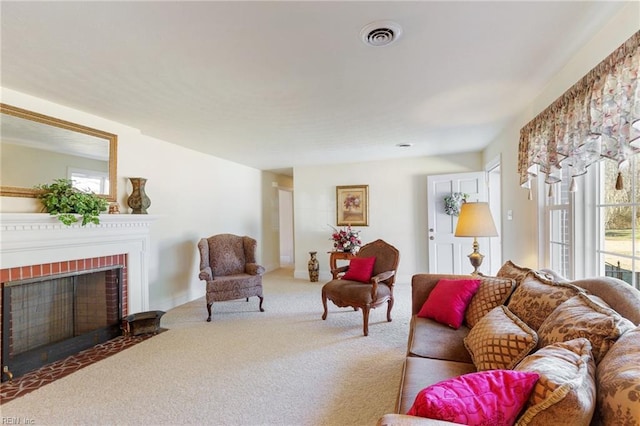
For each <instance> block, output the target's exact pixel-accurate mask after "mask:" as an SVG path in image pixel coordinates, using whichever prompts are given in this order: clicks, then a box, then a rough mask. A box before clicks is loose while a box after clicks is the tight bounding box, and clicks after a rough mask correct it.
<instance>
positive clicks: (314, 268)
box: [308, 251, 320, 283]
mask: <svg viewBox="0 0 640 426" xmlns="http://www.w3.org/2000/svg"><path fill="white" fill-rule="evenodd" d="M316 253H317V252H316V251H310V252H309V254H310V255H311V259H309V263H308V266H309V281H311V282H312V283H315V282H317V281H318V272H319V271H320V263H319V262H318V259H317V258H316Z"/></svg>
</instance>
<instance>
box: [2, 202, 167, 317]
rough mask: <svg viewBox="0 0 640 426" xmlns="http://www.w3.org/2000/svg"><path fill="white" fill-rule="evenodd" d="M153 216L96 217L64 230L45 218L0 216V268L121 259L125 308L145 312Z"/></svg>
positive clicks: (46, 216) (54, 218) (29, 215)
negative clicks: (126, 295) (125, 275)
mask: <svg viewBox="0 0 640 426" xmlns="http://www.w3.org/2000/svg"><path fill="white" fill-rule="evenodd" d="M160 217H161V216H158V215H132V214H115V215H107V214H105V215H100V223H99V224H97V225H95V224H87V225H85V226H82V225H80V224H78V223H76V224H73V225H71V226H67V225H65V224H63V223H61V222H60V221H59V220H58V219H57V218H56V217H53V216H51V215H49V214H48V213H0V269H6V268H16V267H21V266H29V265H35V264H46V263H54V262H64V261H67V260H76V259H87V258H93V257H101V256H111V255H117V254H126V255H127V259H128V260H127V270H128V282H129V291H128V293H129V301H128V302H129V308H130V311H131V312H137V311H145V310H148V307H149V294H148V292H149V291H148V290H149V280H148V277H149V271H148V267H149V266H148V265H149V260H148V259H149V245H150V237H149V232H150V227H151V224H152V223H153V222H154V221H156V220H157V219H159V218H160Z"/></svg>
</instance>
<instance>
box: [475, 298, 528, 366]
mask: <svg viewBox="0 0 640 426" xmlns="http://www.w3.org/2000/svg"><path fill="white" fill-rule="evenodd" d="M537 343H538V336H537V335H536V332H535V331H533V330H532V329H531V328H530V327H529V326H527V324H525V323H524V322H522V321H521V320H520V319H519V318H518V317H516V316H515V315H514V314H513V313H512V312H511V311H509V309H508V308H507V307H506V306H498V307H497V308H494V309H492V310H491V312H489V313H488V314H487V315H485V316H484V317H483V318H482V319H481V320H480V321H479V322H478V324H476V326H475V327H473V328H472V329H471V331H470V332H469V334H467V337H465V338H464V345H465V347H466V348H467V350H468V351H469V354H470V355H471V359H472V360H473V364H474V365H475V366H476V369H477V370H478V371H483V370H499V369H507V370H508V369H511V368H513V367H514V366H515V365H516V364H517V363H518V362H520V361H521V360H522V359H523V358H524V357H525V356H527V354H528V353H529V352H531V351H532V350H533V349H534V348H535V347H536V344H537Z"/></svg>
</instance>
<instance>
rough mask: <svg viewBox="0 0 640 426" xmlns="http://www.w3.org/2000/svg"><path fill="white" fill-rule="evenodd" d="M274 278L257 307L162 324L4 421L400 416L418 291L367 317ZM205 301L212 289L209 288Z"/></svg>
mask: <svg viewBox="0 0 640 426" xmlns="http://www.w3.org/2000/svg"><path fill="white" fill-rule="evenodd" d="M292 275H293V274H292V271H291V270H278V271H274V272H271V273H269V274H266V276H265V279H264V291H265V302H264V308H265V311H266V312H264V313H260V312H258V310H257V306H258V301H257V298H252V299H249V303H247V302H245V301H244V300H240V301H232V302H220V303H215V304H214V315H213V321H212V322H211V323H207V322H205V321H204V319H205V318H206V309H205V304H204V299H199V300H196V301H193V302H190V303H187V304H185V305H182V306H179V307H176V308H174V309H172V310H170V311H169V312H167V313H166V314H165V315H164V317H163V318H162V324H161V325H162V327H164V328H168V329H169V330H168V331H166V332H164V333H161V334H159V335H158V336H155V337H153V338H151V339H149V340H147V341H145V342H142V343H140V344H138V345H136V346H134V347H132V348H129V349H127V350H125V351H123V352H120V353H118V354H116V355H114V356H112V357H110V358H107V359H105V360H102V361H100V362H98V363H96V364H93V365H91V366H89V367H86V368H84V369H82V370H80V371H78V372H76V373H73V374H71V375H69V376H67V377H64V378H62V379H60V380H58V381H56V382H54V383H51V384H49V385H47V386H44V387H42V388H40V389H38V390H36V391H34V392H32V393H30V394H27V395H24V396H22V397H20V398H18V399H16V400H14V401H11V402H9V403H7V404H3V405H2V406H1V407H0V410H1V411H2V417H3V418H7V417H17V418H20V419H22V424H24V423H25V420H24V419H27V420H32V421H33V422H35V424H37V425H43V424H56V425H57V424H65V425H71V424H83V425H84V424H92V425H94V424H96V425H98V424H100V425H102V424H104V425H125V424H127V425H128V424H131V425H133V424H135V425H141V424H145V425H148V424H199V425H202V424H212V425H373V424H375V423H376V421H377V420H378V419H379V418H380V417H381V416H382V415H383V414H385V413H388V412H392V411H393V408H394V404H395V399H396V396H397V391H398V386H399V383H400V376H401V370H402V363H403V360H404V356H405V352H406V345H407V335H408V330H409V320H410V310H411V308H410V287H409V284H408V283H398V284H397V285H396V290H395V295H396V304H395V306H394V309H393V311H392V318H393V321H392V322H390V323H388V322H387V321H386V305H385V306H384V307H380V308H378V309H375V310H373V311H372V312H371V315H370V324H369V336H368V337H364V336H363V335H362V313H361V312H360V311H358V312H354V311H353V310H352V309H350V308H337V307H336V306H335V305H333V304H331V303H329V316H328V318H327V320H326V321H322V319H321V315H322V301H321V296H320V290H321V287H322V283H310V282H308V281H305V280H296V279H294V278H292ZM203 292H204V289H203Z"/></svg>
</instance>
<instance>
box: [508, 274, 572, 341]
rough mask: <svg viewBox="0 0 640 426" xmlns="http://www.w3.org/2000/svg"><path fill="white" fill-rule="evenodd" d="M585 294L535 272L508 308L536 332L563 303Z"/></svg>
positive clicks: (570, 285) (515, 294)
mask: <svg viewBox="0 0 640 426" xmlns="http://www.w3.org/2000/svg"><path fill="white" fill-rule="evenodd" d="M581 292H583V290H582V289H580V288H579V287H576V286H574V285H572V284H568V283H554V282H553V281H551V280H548V279H546V278H544V277H542V276H541V275H538V274H537V273H535V272H529V273H528V274H527V275H526V276H525V277H524V279H523V280H522V282H521V283H520V285H519V286H518V287H517V288H516V289H515V290H514V292H513V294H512V295H511V298H510V299H509V303H507V307H508V308H509V309H510V310H511V312H513V313H514V314H515V315H516V316H517V317H518V318H520V319H521V320H522V321H524V322H525V323H527V325H528V326H529V327H531V328H533V329H534V330H538V329H539V328H540V325H541V324H542V322H543V321H544V320H545V319H546V318H547V317H548V316H549V314H551V312H553V311H554V310H555V309H556V308H557V307H558V306H560V304H561V303H562V302H564V301H565V300H568V299H570V298H571V297H573V296H575V295H576V294H579V293H581Z"/></svg>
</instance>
